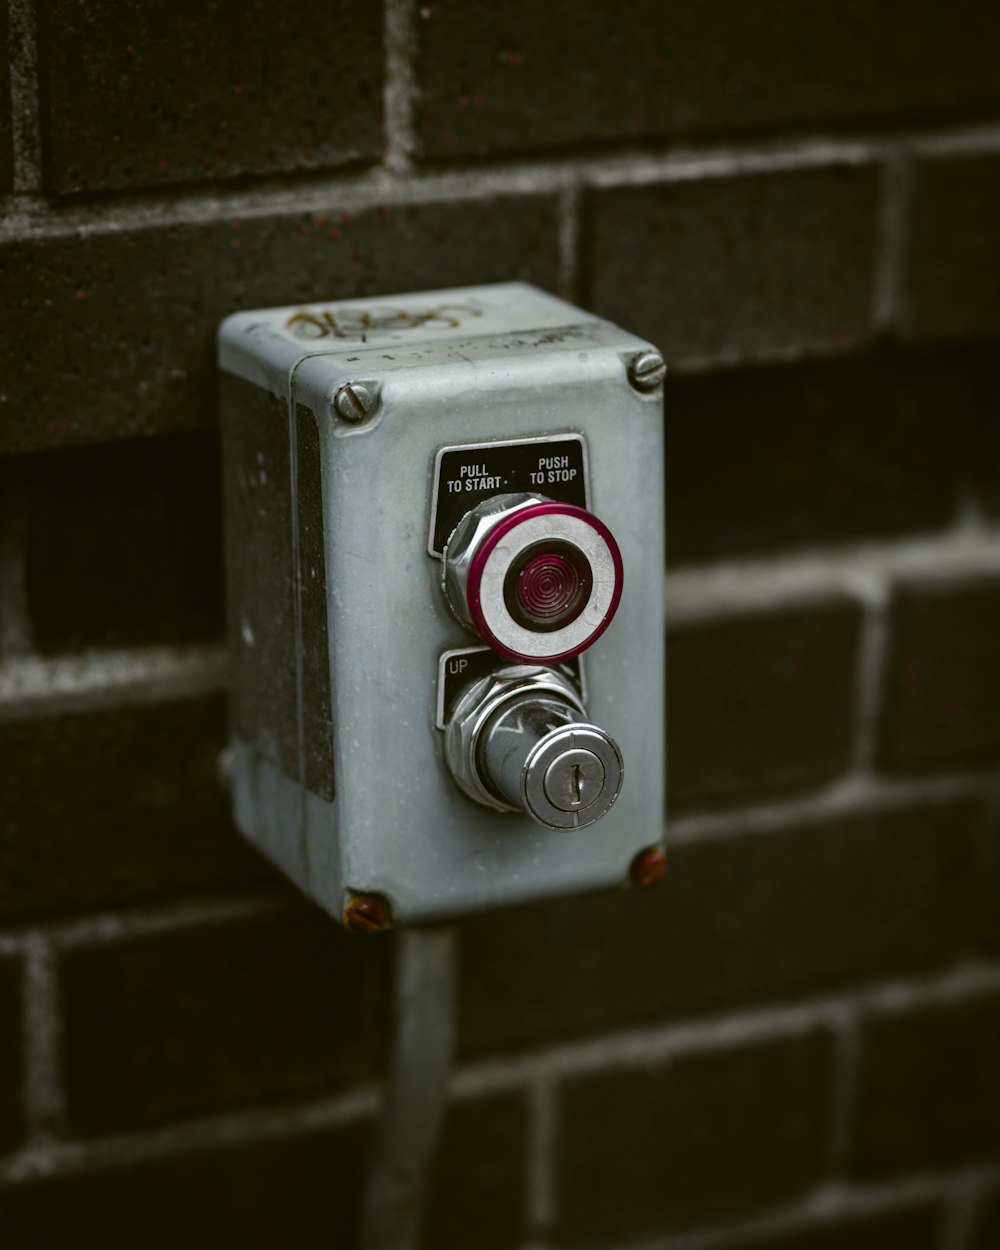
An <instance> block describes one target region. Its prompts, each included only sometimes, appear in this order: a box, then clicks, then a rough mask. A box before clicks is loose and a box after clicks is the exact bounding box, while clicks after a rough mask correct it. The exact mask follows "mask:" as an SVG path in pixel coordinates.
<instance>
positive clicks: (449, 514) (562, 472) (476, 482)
mask: <svg viewBox="0 0 1000 1250" xmlns="http://www.w3.org/2000/svg"><path fill="white" fill-rule="evenodd" d="M434 469H435V471H434V496H433V499H432V501H431V531H430V542H429V544H428V550H429V551H430V553H431V555H434V556H440V555H442V553H443V552H444V547H445V543H446V542H447V541H448V538H449V536H450V535H451V532H452V530H453V529H454V528H455V526H456V525H457V524H458V523H459V521H461V519H462V517H464V516H465V514H466V513H467V512H468V511H469V509H470V508H474V507H475V506H476V504H478V503H481V502H482V501H483V500H484V499H489V498H490V497H491V496H492V495H506V494H512V493H515V492H518V493H520V492H524V491H536V492H537V493H538V494H539V495H545V496H546V497H547V498H549V499H555V500H556V501H557V502H559V503H573V504H577V505H579V507H581V508H586V507H587V450H586V447H585V446H584V442H583V438H582V437H581V436H580V435H579V434H553V435H551V436H550V437H549V438H533V439H527V440H520V441H518V442H507V443H474V444H471V445H469V446H465V447H444V448H442V449H441V451H439V452H438V454H437V460H436V462H435V466H434Z"/></svg>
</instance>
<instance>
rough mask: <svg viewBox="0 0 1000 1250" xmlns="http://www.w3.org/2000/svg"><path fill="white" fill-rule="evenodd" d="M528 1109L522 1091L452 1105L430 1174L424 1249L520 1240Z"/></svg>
mask: <svg viewBox="0 0 1000 1250" xmlns="http://www.w3.org/2000/svg"><path fill="white" fill-rule="evenodd" d="M527 1133H528V1119H527V1107H526V1106H525V1102H524V1099H523V1097H522V1095H520V1094H493V1095H490V1096H488V1097H486V1098H483V1099H477V1100H476V1101H475V1102H459V1103H454V1104H452V1106H451V1107H449V1109H448V1114H447V1117H446V1119H445V1123H444V1129H443V1132H442V1135H441V1141H440V1144H439V1146H438V1150H437V1156H436V1159H435V1162H434V1166H433V1174H432V1176H431V1184H430V1192H429V1193H428V1197H427V1211H426V1216H425V1229H424V1236H423V1239H422V1244H423V1245H424V1246H425V1248H426V1250H439V1248H441V1250H444V1248H445V1247H447V1248H448V1250H469V1248H470V1246H472V1245H475V1247H476V1250H512V1248H513V1247H515V1246H519V1245H521V1242H522V1240H523V1238H524V1208H525V1201H526V1198H525V1194H526V1178H527V1170H528V1164H527V1157H526V1150H527Z"/></svg>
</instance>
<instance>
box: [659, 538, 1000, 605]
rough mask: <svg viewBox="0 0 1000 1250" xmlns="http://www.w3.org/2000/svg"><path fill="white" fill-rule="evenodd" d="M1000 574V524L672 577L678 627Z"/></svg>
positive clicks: (734, 562) (725, 564)
mask: <svg viewBox="0 0 1000 1250" xmlns="http://www.w3.org/2000/svg"><path fill="white" fill-rule="evenodd" d="M998 574H1000V526H998V525H996V524H994V525H991V526H990V527H989V528H987V529H985V530H983V531H978V530H977V531H976V532H975V533H967V532H964V531H955V530H949V531H945V532H943V533H941V534H938V535H935V536H934V537H931V538H927V537H916V538H904V539H895V540H893V539H889V540H883V541H869V542H863V543H858V544H854V545H852V546H839V547H829V548H822V547H819V548H813V549H810V550H806V551H802V552H795V553H787V554H783V555H779V556H771V557H768V556H755V557H751V558H745V559H744V558H738V557H737V558H733V559H730V560H726V561H719V562H715V563H712V564H705V565H690V566H685V567H684V568H682V569H678V570H675V571H668V575H667V587H666V597H667V609H668V611H667V615H668V619H669V621H670V623H671V624H680V623H687V622H688V621H692V620H695V621H697V620H703V619H710V618H711V617H712V616H715V615H719V614H723V613H725V614H727V615H729V614H732V613H733V612H737V611H740V612H751V611H753V610H755V609H758V608H759V609H770V608H771V607H772V606H774V605H776V604H779V603H780V604H782V605H785V604H792V603H814V602H818V601H820V600H822V599H824V598H829V597H830V596H831V595H835V594H841V595H843V594H847V595H849V596H851V597H852V598H855V599H861V600H862V601H864V600H869V601H874V602H878V598H877V596H878V594H879V593H880V592H879V587H878V584H877V580H873V579H882V578H887V577H888V578H891V577H899V576H910V577H927V578H933V577H939V578H942V579H947V580H951V581H955V580H958V579H960V578H964V577H969V576H982V575H986V576H995V575H998Z"/></svg>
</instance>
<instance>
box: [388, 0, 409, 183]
mask: <svg viewBox="0 0 1000 1250" xmlns="http://www.w3.org/2000/svg"><path fill="white" fill-rule="evenodd" d="M416 8H417V6H416V0H386V3H385V93H384V97H383V101H384V104H383V107H384V115H385V120H384V125H385V139H386V147H385V156H384V157H383V164H384V166H385V168H386V169H387V170H388V171H389V172H391V173H393V174H399V175H406V174H409V173H410V172H411V170H412V168H413V153H414V151H415V150H416V132H415V124H414V111H415V104H416V91H417V82H416V65H415V59H416V52H417V19H416Z"/></svg>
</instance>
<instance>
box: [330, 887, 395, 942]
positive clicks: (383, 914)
mask: <svg viewBox="0 0 1000 1250" xmlns="http://www.w3.org/2000/svg"><path fill="white" fill-rule="evenodd" d="M341 919H342V920H343V922H344V928H345V929H346V930H347V931H348V932H349V933H377V932H378V931H379V929H387V928H388V927H389V908H388V907H387V905H386V903H385V902H384V900H382V899H380V898H379V897H378V896H377V895H375V894H356V895H355V896H354V898H352V899H348V901H347V905H346V906H345V908H344V912H343V915H342V916H341Z"/></svg>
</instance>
